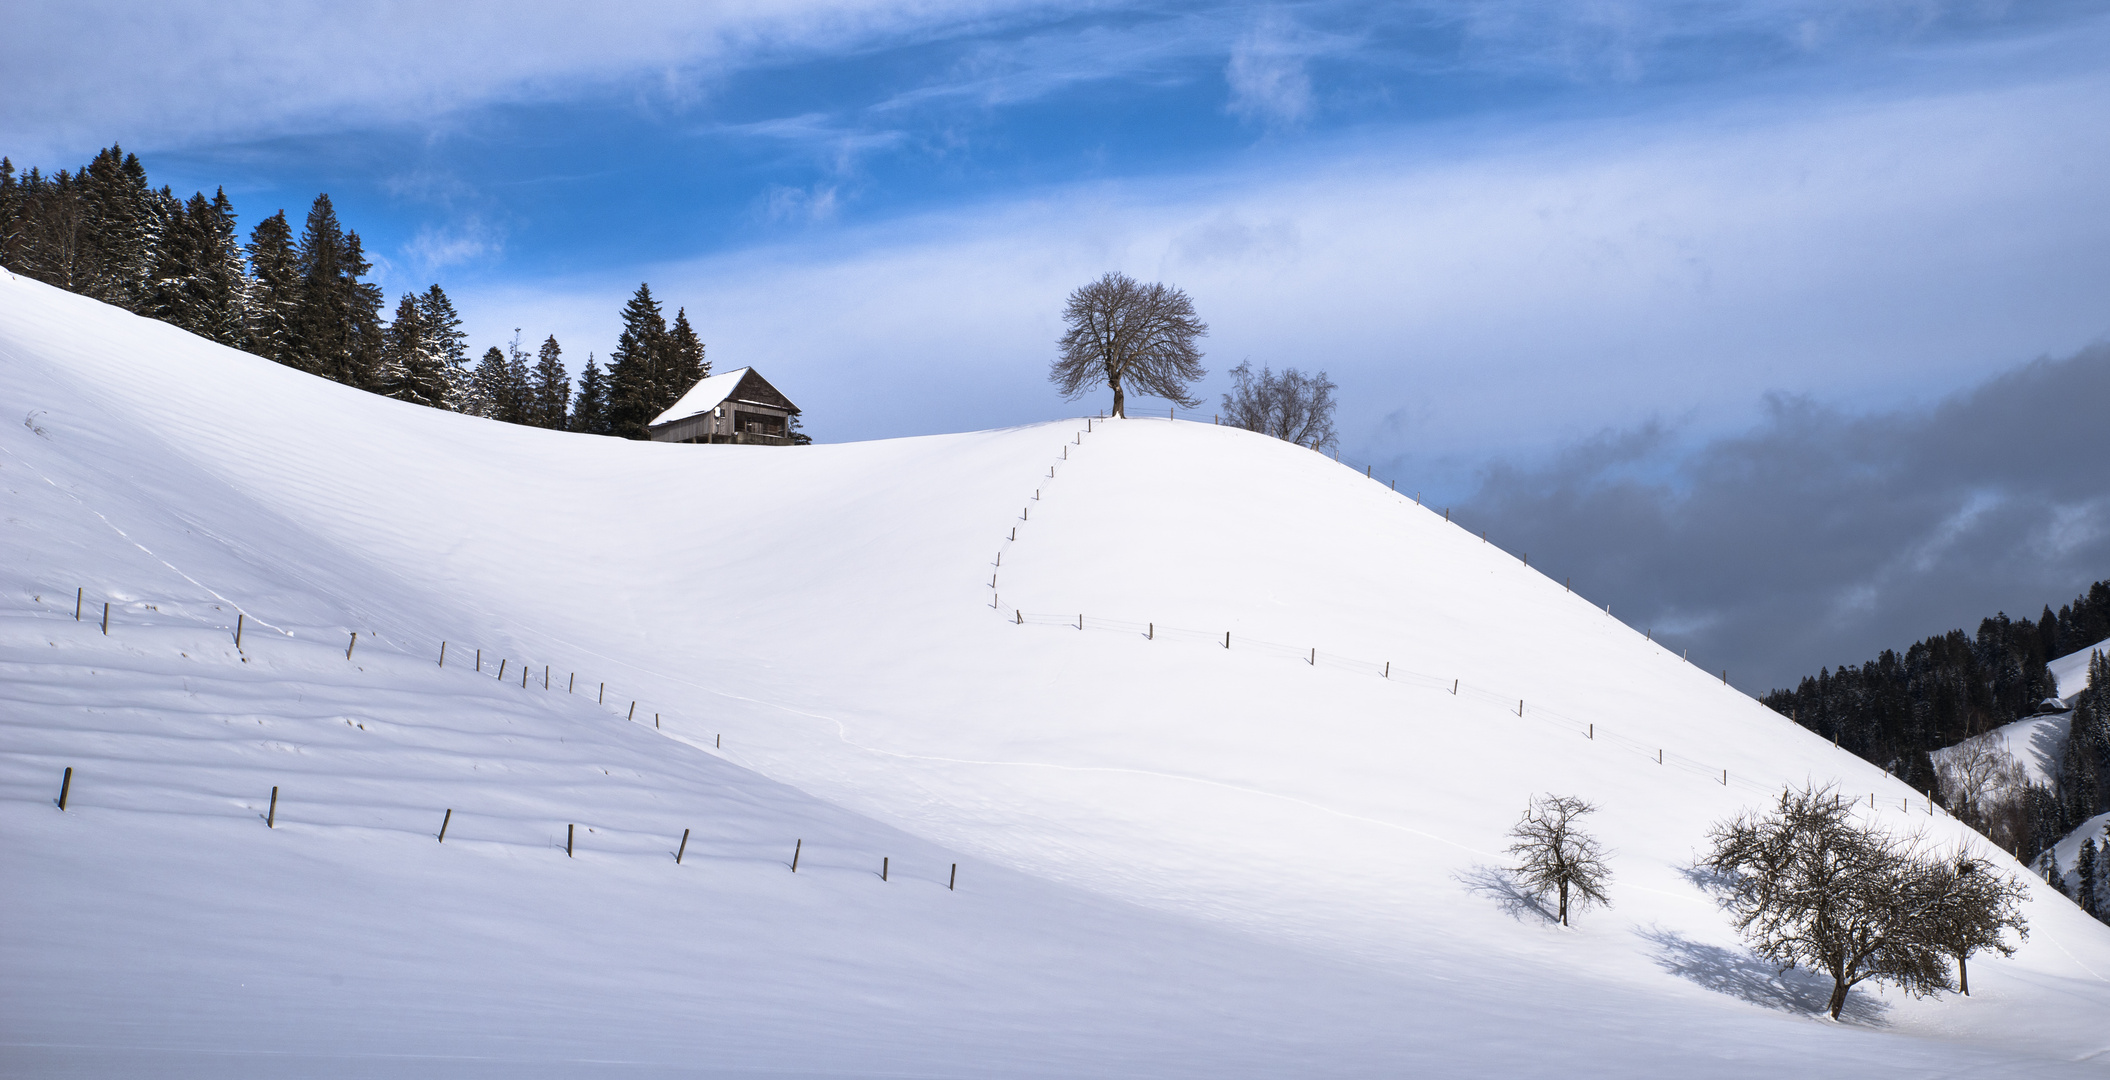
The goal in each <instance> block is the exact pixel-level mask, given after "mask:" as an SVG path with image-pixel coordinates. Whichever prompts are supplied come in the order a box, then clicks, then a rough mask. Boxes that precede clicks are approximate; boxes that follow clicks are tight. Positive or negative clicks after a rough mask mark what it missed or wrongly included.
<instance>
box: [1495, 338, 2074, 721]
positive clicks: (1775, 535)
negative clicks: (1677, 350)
mask: <svg viewBox="0 0 2110 1080" xmlns="http://www.w3.org/2000/svg"><path fill="white" fill-rule="evenodd" d="M1463 510H1464V512H1463V513H1462V514H1461V515H1460V521H1461V523H1462V524H1465V525H1466V526H1467V527H1469V528H1472V529H1474V530H1476V531H1477V530H1478V529H1481V528H1485V529H1487V530H1488V532H1489V535H1490V537H1491V538H1492V539H1495V540H1497V541H1499V542H1501V543H1502V546H1504V547H1506V548H1508V549H1510V550H1512V551H1517V550H1522V551H1529V552H1532V553H1534V556H1533V565H1538V566H1543V567H1544V568H1545V570H1546V572H1547V573H1548V574H1551V575H1552V576H1554V577H1556V578H1563V577H1567V576H1570V575H1573V577H1574V579H1575V587H1576V590H1577V591H1578V592H1581V593H1583V594H1585V595H1587V596H1589V597H1590V598H1592V599H1594V600H1596V601H1597V602H1598V603H1600V604H1602V603H1605V602H1610V603H1611V605H1612V613H1613V614H1614V615H1617V616H1619V617H1620V618H1622V619H1623V620H1624V621H1625V622H1627V623H1629V624H1631V625H1633V626H1635V627H1652V628H1654V630H1655V631H1656V635H1657V637H1659V638H1662V639H1666V640H1668V641H1669V642H1670V643H1671V644H1672V645H1674V646H1677V647H1680V648H1683V647H1686V646H1690V647H1691V650H1692V660H1693V662H1694V663H1696V664H1699V665H1701V666H1702V667H1705V668H1708V669H1710V670H1721V669H1723V668H1727V669H1729V677H1730V681H1732V682H1733V683H1735V684H1737V685H1738V686H1739V687H1741V688H1742V689H1744V690H1746V691H1750V692H1754V693H1756V692H1762V691H1764V690H1766V689H1768V688H1771V687H1777V686H1792V685H1793V683H1794V680H1795V679H1797V678H1799V677H1800V676H1802V675H1805V674H1814V673H1815V672H1816V670H1817V669H1818V667H1819V666H1831V667H1837V666H1838V665H1840V664H1842V663H1859V662H1861V661H1863V660H1866V659H1869V658H1871V657H1873V656H1874V655H1875V654H1876V652H1878V651H1879V650H1881V649H1884V648H1902V647H1903V646H1905V645H1907V644H1909V643H1910V642H1912V641H1914V640H1917V639H1919V638H1922V637H1925V636H1927V635H1930V634H1935V633H1940V632H1943V631H1947V630H1950V629H1953V628H1957V627H1963V628H1964V629H1967V630H1971V631H1975V630H1976V629H1977V625H1978V620H1979V619H1980V618H1982V617H1984V616H1987V615H1991V614H1993V613H1994V612H1995V611H2003V610H2004V611H2006V612H2007V613H2008V614H2009V615H2017V616H2028V617H2030V618H2035V617H2036V616H2037V614H2038V613H2039V612H2040V610H2041V609H2042V607H2043V605H2044V604H2046V603H2049V604H2051V605H2052V607H2054V608H2057V607H2058V606H2059V605H2060V604H2062V603H2065V602H2067V601H2070V600H2071V599H2072V598H2073V597H2074V596H2075V595H2076V594H2078V593H2080V592H2082V591H2083V590H2084V589H2085V588H2086V587H2087V586H2088V584H2089V583H2091V582H2094V581H2096V580H2099V579H2102V578H2106V577H2110V345H2098V346H2094V347H2091V348H2089V349H2087V350H2084V351H2082V352H2081V353H2079V354H2077V355H2075V356H2072V357H2069V358H2066V359H2062V360H2039V361H2037V362H2035V363H2032V364H2028V365H2026V366H2024V367H2021V368H2019V369H2016V370H2014V371H2011V372H2009V373H2007V374H2005V375H2002V376H2000V377H1998V378H1995V379H1993V380H1991V381H1989V382H1987V383H1984V384H1983V385H1980V386H1978V387H1976V388H1974V389H1971V390H1968V391H1965V392H1963V393H1959V394H1957V395H1955V396H1953V397H1951V398H1949V399H1947V400H1944V401H1942V402H1941V403H1939V404H1937V405H1935V406H1933V407H1931V408H1925V409H1914V410H1905V411H1900V412H1894V413H1886V414H1880V415H1850V414H1846V413H1842V412H1838V411H1834V410H1832V409H1828V408H1825V407H1823V406H1820V405H1817V404H1815V403H1813V402H1811V401H1809V400H1808V399H1806V398H1801V397H1793V396H1786V395H1775V396H1773V397H1770V398H1768V400H1767V416H1766V418H1765V419H1764V420H1763V421H1762V422H1761V423H1759V424H1758V425H1757V426H1756V427H1755V428H1753V429H1752V430H1751V431H1749V432H1746V433H1744V434H1742V435H1739V436H1736V437H1733V438H1726V439H1722V440H1719V441H1716V442H1712V443H1709V444H1706V445H1704V446H1702V447H1700V448H1699V449H1698V450H1697V451H1693V450H1691V449H1690V448H1686V447H1680V446H1678V445H1675V432H1673V431H1671V430H1669V429H1667V428H1666V427H1664V426H1662V425H1648V426H1645V427H1642V428H1640V429H1637V430H1633V431H1625V432H1613V433H1607V434H1605V435H1603V436H1600V437H1599V438H1597V439H1594V440H1591V441H1589V442H1587V443H1584V444H1582V445H1579V446H1575V447H1572V448H1570V449H1569V450H1567V451H1566V452H1565V453H1563V454H1562V455H1561V456H1560V457H1559V458H1558V459H1557V460H1556V461H1554V462H1553V463H1552V464H1550V465H1548V466H1546V467H1544V468H1539V469H1524V468H1515V467H1497V468H1494V469H1491V470H1489V471H1488V473H1487V474H1486V475H1485V476H1484V477H1483V478H1482V482H1481V487H1480V489H1479V490H1478V491H1477V492H1476V493H1475V494H1474V496H1473V498H1472V499H1471V500H1470V502H1469V503H1468V505H1467V506H1466V507H1464V508H1463Z"/></svg>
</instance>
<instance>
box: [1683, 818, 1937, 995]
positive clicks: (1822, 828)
mask: <svg viewBox="0 0 2110 1080" xmlns="http://www.w3.org/2000/svg"><path fill="white" fill-rule="evenodd" d="M1853 812H1854V811H1853V807H1852V805H1850V804H1848V803H1847V802H1846V801H1844V800H1842V799H1840V798H1838V797H1837V794H1836V793H1835V792H1834V791H1833V790H1832V788H1831V787H1829V786H1826V787H1805V788H1804V789H1803V790H1801V791H1783V792H1781V793H1780V803H1779V806H1778V808H1777V809H1776V810H1775V811H1774V812H1773V813H1771V814H1762V815H1761V814H1745V815H1743V816H1741V817H1738V818H1737V819H1735V820H1733V821H1729V822H1725V823H1723V824H1720V825H1717V826H1715V828H1714V830H1713V831H1712V833H1711V836H1712V839H1713V841H1714V850H1713V852H1712V853H1711V854H1709V855H1708V856H1707V858H1706V859H1705V860H1703V863H1702V865H1704V866H1706V867H1707V868H1709V869H1711V870H1714V871H1715V872H1717V873H1719V874H1722V875H1724V876H1726V877H1727V878H1728V879H1729V881H1730V891H1729V894H1728V896H1727V898H1726V899H1725V900H1724V904H1725V906H1727V907H1728V908H1729V910H1730V912H1731V913H1732V914H1733V915H1734V916H1735V918H1736V928H1737V929H1738V930H1739V931H1741V932H1742V933H1743V935H1744V938H1745V940H1747V941H1749V942H1750V943H1751V947H1752V949H1753V950H1754V951H1756V952H1757V953H1758V954H1759V955H1760V956H1763V957H1765V958H1766V959H1768V960H1772V961H1774V962H1776V963H1778V964H1780V965H1781V967H1782V968H1791V967H1806V968H1811V969H1814V970H1818V971H1823V972H1827V973H1829V974H1830V975H1831V977H1832V996H1831V1001H1830V1002H1829V1003H1828V1005H1827V1006H1826V1007H1827V1009H1828V1010H1829V1011H1830V1013H1831V1016H1832V1019H1834V1020H1836V1019H1838V1018H1839V1011H1840V1010H1841V1009H1843V1008H1845V1007H1846V994H1847V991H1849V990H1851V989H1853V988H1854V987H1855V986H1856V985H1858V984H1859V983H1861V982H1863V981H1865V980H1870V979H1873V980H1875V981H1877V982H1888V983H1892V984H1895V985H1897V986H1899V987H1901V988H1903V989H1904V990H1906V991H1907V992H1909V993H1911V994H1913V995H1915V996H1921V997H1923V996H1926V995H1928V994H1933V993H1938V992H1940V991H1942V990H1945V989H1947V988H1948V976H1949V965H1948V961H1947V960H1946V959H1945V955H1944V954H1945V953H1946V951H1947V950H1946V949H1945V948H1944V947H1943V946H1942V945H1940V944H1939V943H1938V942H1937V941H1936V940H1935V937H1936V935H1933V934H1931V933H1930V929H1931V926H1932V922H1931V919H1932V916H1933V914H1934V910H1935V906H1936V901H1937V899H1938V897H1939V895H1940V891H1939V890H1938V889H1936V888H1934V887H1933V883H1932V882H1930V881H1929V880H1928V877H1929V868H1928V866H1927V865H1926V863H1925V861H1924V860H1920V859H1916V858H1915V857H1914V854H1913V851H1912V848H1911V845H1910V844H1908V843H1906V842H1903V841H1900V840H1897V839H1895V838H1893V837H1891V836H1890V835H1889V834H1887V833H1883V832H1880V831H1878V830H1876V829H1874V828H1870V827H1868V826H1864V825H1861V824H1860V823H1858V822H1856V821H1855V820H1854V819H1853Z"/></svg>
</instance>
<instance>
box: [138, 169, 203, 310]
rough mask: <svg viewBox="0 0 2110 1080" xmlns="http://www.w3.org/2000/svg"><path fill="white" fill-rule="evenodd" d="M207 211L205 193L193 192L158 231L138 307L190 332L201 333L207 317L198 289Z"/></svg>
mask: <svg viewBox="0 0 2110 1080" xmlns="http://www.w3.org/2000/svg"><path fill="white" fill-rule="evenodd" d="M208 213H209V210H208V208H207V206H206V204H205V196H203V195H193V196H191V201H190V205H189V206H187V207H185V208H184V211H183V212H182V213H180V214H177V215H176V216H175V219H174V220H172V221H170V222H169V223H168V225H167V226H166V227H165V228H164V229H163V230H162V231H161V242H160V244H159V245H158V247H157V250H156V251H155V256H154V269H153V272H152V273H151V274H150V275H148V282H147V288H146V296H145V298H144V300H143V302H142V303H141V305H140V311H139V313H140V314H142V315H146V316H150V317H152V318H156V319H160V320H161V321H162V322H165V323H169V324H170V325H173V326H180V327H182V328H183V329H185V330H188V331H190V332H191V333H193V334H198V333H201V332H202V331H201V328H202V327H204V326H205V325H206V324H208V323H209V322H210V321H211V319H210V317H209V316H208V315H207V313H206V310H205V303H204V297H203V296H202V295H201V289H200V282H201V281H202V279H203V278H204V276H205V246H206V239H205V237H204V235H203V234H202V233H203V229H204V228H205V227H206V217H207V215H208Z"/></svg>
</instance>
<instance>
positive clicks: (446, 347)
mask: <svg viewBox="0 0 2110 1080" xmlns="http://www.w3.org/2000/svg"><path fill="white" fill-rule="evenodd" d="M418 315H419V317H420V319H421V321H422V322H423V323H424V324H425V333H426V335H427V337H428V338H429V339H430V340H431V342H432V347H433V350H434V353H435V355H437V356H438V358H439V361H440V367H441V371H442V374H443V376H444V378H445V380H446V383H447V394H446V399H445V404H444V405H442V406H441V407H442V408H447V409H453V410H454V411H455V412H465V413H470V414H472V415H476V416H481V415H483V410H484V406H483V403H482V401H481V400H480V399H479V398H478V396H477V391H476V380H475V378H474V377H473V376H472V375H471V374H470V372H469V346H468V344H467V342H468V340H469V335H467V334H465V333H462V317H461V316H460V315H459V314H456V313H455V310H454V302H453V301H452V300H449V299H447V294H446V292H444V291H443V290H441V288H440V287H439V285H437V284H434V285H433V286H432V287H431V288H429V289H426V290H425V295H423V296H421V297H418Z"/></svg>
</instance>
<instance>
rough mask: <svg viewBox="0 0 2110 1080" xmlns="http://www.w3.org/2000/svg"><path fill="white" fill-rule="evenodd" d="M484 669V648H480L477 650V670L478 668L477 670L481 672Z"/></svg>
mask: <svg viewBox="0 0 2110 1080" xmlns="http://www.w3.org/2000/svg"><path fill="white" fill-rule="evenodd" d="M483 669H484V651H483V650H482V649H478V650H476V670H477V671H479V672H481V671H483Z"/></svg>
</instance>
